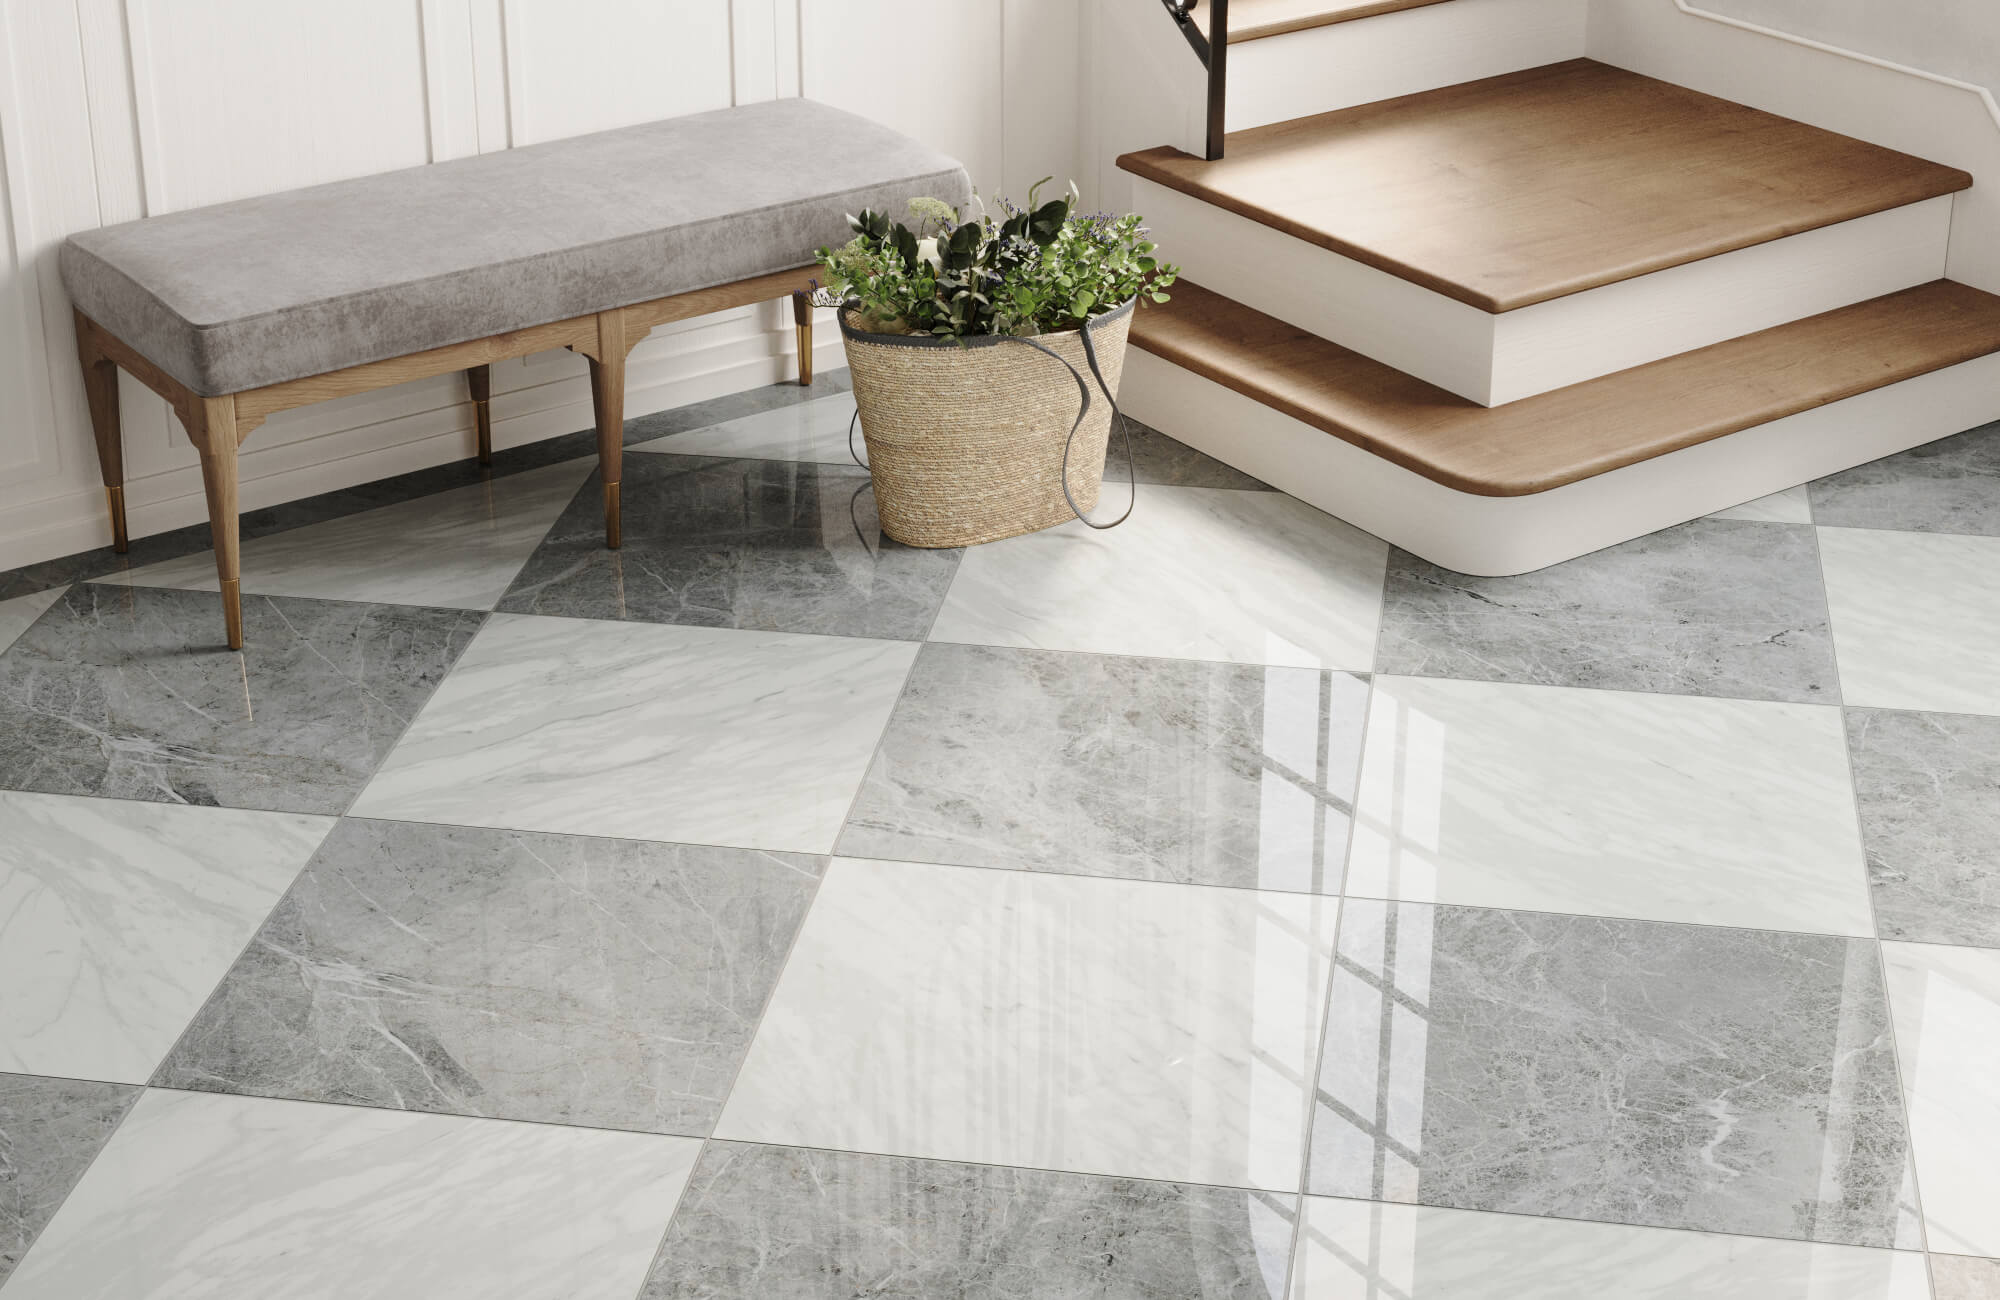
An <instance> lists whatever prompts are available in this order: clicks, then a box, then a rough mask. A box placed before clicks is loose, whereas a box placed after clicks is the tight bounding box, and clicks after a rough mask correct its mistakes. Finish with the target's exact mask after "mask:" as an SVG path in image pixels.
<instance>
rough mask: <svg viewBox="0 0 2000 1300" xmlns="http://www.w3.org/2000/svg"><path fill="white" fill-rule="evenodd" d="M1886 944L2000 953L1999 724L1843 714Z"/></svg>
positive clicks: (1937, 716) (1959, 717)
mask: <svg viewBox="0 0 2000 1300" xmlns="http://www.w3.org/2000/svg"><path fill="white" fill-rule="evenodd" d="M1847 736H1848V748H1849V750H1850V751H1851V752H1852V754H1853V756H1854V788H1855V793H1856V794H1857V795H1858V796H1859V798H1860V801H1861V833H1862V839H1863V842H1864V843H1865V844H1866V845H1867V848H1868V873H1869V878H1870V880H1871V881H1872V882H1873V884H1874V889H1875V918H1876V922H1877V924H1878V925H1879V926H1880V933H1881V935H1882V937H1883V938H1884V939H1910V940H1914V941H1916V942H1919V943H1957V944H1972V945H1976V946H1980V947H1986V948H2000V853H1996V851H1995V845H2000V718H1981V717H1971V716H1966V715H1963V714H1952V713H1898V712H1894V711H1891V710H1886V709H1849V710H1848V711H1847Z"/></svg>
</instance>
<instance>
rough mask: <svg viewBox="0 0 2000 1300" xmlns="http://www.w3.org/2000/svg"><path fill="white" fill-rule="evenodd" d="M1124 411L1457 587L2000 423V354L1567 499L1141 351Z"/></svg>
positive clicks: (1693, 452)
mask: <svg viewBox="0 0 2000 1300" xmlns="http://www.w3.org/2000/svg"><path fill="white" fill-rule="evenodd" d="M1119 401H1120V404H1121V405H1122V406H1123V407H1124V408H1125V410H1126V411H1127V412H1129V413H1130V414H1131V415H1132V416H1133V418H1135V419H1138V420H1143V421H1145V422H1146V423H1148V424H1151V425H1153V426H1154V427H1156V428H1158V429H1160V430H1161V431H1162V432H1164V433H1167V434H1169V435H1171V436H1173V437H1175V438H1178V439H1180V440H1181V441H1183V442H1185V443H1188V444H1189V445H1191V446H1193V447H1195V448H1196V449H1197V450H1199V451H1203V452H1206V453H1207V454H1208V455H1210V456H1213V457H1215V458H1216V459H1217V460H1220V461H1223V462H1224V463H1226V464H1229V465H1233V466H1235V467H1236V468H1237V469H1240V470H1242V471H1243V472H1244V473H1246V474H1252V475H1255V476H1256V477H1258V478H1260V479H1263V480H1264V481H1265V482H1267V483H1269V484H1271V485H1272V486H1273V487H1276V488H1278V489H1280V490H1282V491H1285V492H1288V493H1290V494H1291V495H1293V496H1295V497H1298V498H1299V499H1300V500H1302V501H1305V502H1307V503H1309V504H1311V505H1314V506H1317V507H1319V508H1320V509H1321V510H1324V511H1326V512H1327V513H1328V514H1330V515H1333V516H1334V517H1336V518H1339V519H1343V520H1346V521H1347V522H1348V523H1351V524H1353V525H1355V526H1356V527H1358V528H1362V529H1365V530H1366V531H1368V532H1371V533H1373V534H1375V535H1376V536H1377V537H1380V538H1382V539H1383V540H1385V541H1388V542H1390V543H1393V544H1394V545H1396V546H1400V547H1402V548H1403V549H1404V550H1406V551H1410V552H1411V553H1413V554H1415V555H1419V556H1421V557H1423V558H1424V559H1426V560H1429V561H1431V562H1432V563H1433V564H1438V565H1442V566H1443V567H1445V568H1447V569H1451V570H1453V571H1455V572H1458V573H1470V574H1478V575H1483V576H1489V577H1499V576H1507V575H1511V574H1517V573H1527V572H1530V571H1532V570H1534V569H1540V568H1545V567H1547V566H1548V565H1551V564H1556V563H1559V562H1561V561H1563V560H1569V559H1574V558H1576V557H1577V556H1579V555H1585V554H1588V553H1589V552H1591V551H1596V550H1601V549H1603V548H1604V547H1607V546H1613V545H1616V544H1617V543H1619V542H1624V541H1629V540H1631V539H1632V538H1635V537H1642V536H1644V535H1645V534H1647V533H1652V532H1658V531H1659V530H1660V529H1662V528H1670V527H1672V526H1673V525H1675V524H1680V523H1685V522H1687V521H1688V520H1690V519H1699V518H1701V517H1702V516H1703V515H1708V514H1713V513H1714V512H1716V511H1718V510H1726V509H1728V508H1729V507H1731V506H1735V505H1741V504H1742V503H1743V502H1745V501H1753V500H1755V499H1757V498H1758V497H1762V496H1768V495H1769V494H1771V493H1773V492H1781V491H1783V490H1784V489H1786V488H1789V487H1795V486H1797V485H1798V484H1800V483H1805V482H1809V481H1811V480H1812V479H1816V478H1820V477H1823V476H1825V475H1827V474H1833V473H1838V472H1839V471H1841V470H1843V469H1849V468H1851V467H1853V466H1855V465H1861V464H1866V463H1867V462H1869V461H1871V460H1876V459H1879V458H1881V457H1883V456H1888V455H1891V454H1893V453H1895V452H1899V451H1906V450H1908V449H1909V448H1911V447H1916V446H1921V445H1922V444H1924V443H1927V442H1933V441H1935V440H1937V439H1939V438H1944V437H1949V436H1950V435H1952V434H1954V433H1958V432H1961V431H1963V430H1965V429H1970V428H1974V427H1976V426H1978V425H1980V424H1983V423H1985V422H1987V421H1990V420H1992V419H1994V418H1995V417H1996V416H2000V354H1995V355H1992V356H1987V357H1981V358H1979V359H1978V360H1976V361H1968V362H1965V363H1964V364H1962V365H1957V366H1952V367H1949V368H1947V369H1944V370H1939V371H1935V372H1933V373H1931V374H1928V375H1922V376H1919V377H1918V378H1916V379H1911V380H1906V381H1905V382H1903V383H1900V384H1891V385H1889V386H1887V387H1885V388H1878V389H1875V390H1874V391H1872V392H1868V393H1863V394H1861V395H1859V396H1857V397H1850V398H1848V399H1846V400H1844V401H1840V402H1833V403H1830V404H1828V405H1826V406H1821V407H1817V408H1815V409H1813V410H1810V411H1802V412H1800V413H1799V414H1797V415H1793V416H1788V417H1786V418H1785V419H1782V420H1774V421H1772V422H1771V423H1769V424H1764V425H1759V426H1757V427H1755V428H1751V429H1745V430H1743V431H1742V432H1740V433H1733V434H1730V435H1728V436H1727V437H1723V438H1717V439H1714V440H1712V441H1709V442H1705V443H1701V444H1699V445H1697V446H1693V447H1688V448H1684V449H1683V450H1681V451H1677V452H1673V453H1670V454H1668V455H1665V456H1659V457H1655V458H1654V459H1652V460H1646V461H1641V462H1639V463H1638V464H1636V465H1628V466H1626V467H1625V468H1623V469H1617V470H1613V471H1611V472H1610V473H1607V474H1599V475H1597V476H1595V477H1593V478H1587V479H1584V480H1582V481H1580V482H1576V483H1571V484H1569V485H1567V486H1565V487H1559V488H1555V489H1553V490H1551V491H1548V492H1538V493H1534V494H1532V495H1529V496H1519V497H1487V496H1475V495H1472V494H1470V493H1465V492H1459V491H1455V490H1453V489H1451V488H1447V487H1444V486H1442V485H1440V484H1438V483H1435V482H1433V481H1432V480H1430V479H1427V478H1425V477H1423V476H1422V475H1420V474H1415V473H1412V472H1411V471H1409V470H1407V469H1404V468H1403V467H1402V466H1400V465H1395V464H1391V463H1390V462H1389V461H1386V460H1383V459H1382V458H1381V457H1379V456H1375V455H1372V454H1371V453H1369V452H1366V451H1363V450H1362V449H1361V448H1359V447H1356V446H1355V445H1354V444H1353V443H1350V442H1346V441H1343V440H1342V439H1339V438H1336V437H1334V436H1332V435H1331V434H1328V433H1325V432H1323V431H1321V430H1319V429H1316V428H1314V427H1312V426H1311V425H1308V424H1305V423H1304V422H1302V421H1299V420H1295V419H1293V418H1292V417H1291V416H1288V415H1284V414H1282V413H1280V412H1278V411H1275V410H1273V409H1271V408H1270V407H1268V406H1265V405H1263V404H1262V403H1260V402H1257V401H1254V400H1252V399H1250V398H1248V397H1245V396H1243V395H1242V394H1240V393H1237V392H1235V391H1234V390H1232V389H1228V388H1224V387H1223V386H1222V385H1220V384H1217V383H1215V382H1213V381H1211V380H1208V379H1205V378H1203V377H1201V376H1199V375H1196V374H1194V373H1192V372H1191V371H1187V370H1184V369H1182V368H1181V367H1179V366H1176V365H1174V364H1173V363H1172V362H1170V361H1165V360H1162V359H1161V358H1159V357H1156V356H1154V355H1152V354H1151V353H1149V352H1144V351H1142V350H1139V349H1137V348H1135V349H1133V351H1132V353H1131V355H1130V356H1129V357H1128V358H1127V359H1126V363H1125V378H1124V381H1123V383H1122V385H1121V387H1120V390H1119Z"/></svg>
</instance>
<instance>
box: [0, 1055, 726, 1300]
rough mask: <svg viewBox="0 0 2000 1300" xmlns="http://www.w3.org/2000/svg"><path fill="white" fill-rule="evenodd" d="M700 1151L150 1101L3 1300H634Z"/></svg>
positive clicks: (493, 1127) (199, 1100)
mask: <svg viewBox="0 0 2000 1300" xmlns="http://www.w3.org/2000/svg"><path fill="white" fill-rule="evenodd" d="M700 1149H701V1144H700V1143H699V1142H697V1141H695V1140H693V1139H691V1138H676V1137H660V1136H655V1135H653V1134H643V1133H620V1132H611V1131H606V1130H601V1129H580V1128H564V1127H559V1126H556V1125H552V1124H519V1123H512V1122H508V1121H504V1120H489V1119H462V1118H459V1117H456V1116H445V1115H415V1114H409V1113H407V1112H403V1111H391V1110H373V1109H369V1108H366V1107H360V1106H327V1105H319V1104H316V1103H311V1102H297V1101H267V1100H262V1099H255V1098H247V1097H226V1096H212V1095H208V1094H205V1093H186V1092H164V1091H158V1090H155V1091H151V1092H148V1093H146V1094H145V1095H144V1096H142V1097H141V1098H140V1099H139V1101H138V1103H137V1104H136V1105H134V1106H133V1107H132V1111H131V1113H130V1114H129V1115H127V1116H126V1117H125V1121H124V1123H123V1124H121V1125H120V1126H119V1128H118V1131H117V1132H116V1133H115V1134H113V1135H112V1138H111V1141H110V1142H109V1143H108V1144H106V1146H105V1148H104V1150H103V1151H102V1152H101V1153H100V1154H99V1155H98V1157H97V1159H96V1161H95V1162H94V1163H92V1165H91V1166H90V1169H89V1171H88V1172H87V1173H85V1174H84V1176H83V1180H82V1181H81V1182H79V1183H78V1184H77V1186H76V1189H75V1190H74V1191H72V1192H71V1193H70V1195H69V1198H68V1199H67V1200H66V1201H64V1202H63V1205H62V1208H61V1209H60V1210H58V1211H57V1212H56V1216H55V1218H54V1219H52V1220H51V1221H50V1222H49V1225H48V1227H47V1228H45V1229H44V1230H43V1231H42V1235H41V1237H40V1238H39V1239H38V1240H37V1241H36V1242H35V1244H34V1246H33V1247H32V1248H31V1249H30V1250H29V1251H28V1254H27V1257H26V1258H25V1259H24V1260H22V1262H21V1266H20V1268H19V1269H18V1270H17V1271H16V1272H15V1273H14V1276H13V1278H12V1279H11V1280H9V1282H8V1284H7V1300H79V1298H80V1297H84V1296H104V1297H113V1296H115V1297H117V1298H118V1300H166V1297H173V1298H174V1300H184V1298H188V1297H216V1298H217V1300H234V1298H235V1297H247V1296H270V1297H277V1296H283V1297H285V1300H355V1298H356V1297H360V1296H385V1297H387V1296H393V1297H405V1296H407V1297H423V1300H499V1298H500V1297H513V1296H520V1297H534V1300H555V1298H557V1297H562V1298H572V1297H573V1298H574V1300H597V1298H598V1297H604V1296H619V1297H623V1296H630V1295H633V1294H636V1293H637V1291H638V1289H639V1285H640V1283H641V1282H642V1280H643V1279H644V1278H645V1275H646V1269H647V1266H648V1265H649V1264H650V1263H651V1261H652V1256H653V1251H654V1249H655V1248H656V1247H657V1246H658V1245H659V1241H660V1234H661V1233H662V1232H664V1231H665V1229H666V1225H667V1220H668V1219H669V1218H671V1217H672V1215H673V1209H674V1203H675V1201H676V1200H678V1199H679V1197H680V1194H681V1189H682V1188H683V1187H684V1186H685V1185H686V1183H687V1178H688V1174H689V1173H690V1171H691V1170H692V1169H693V1167H694V1160H695V1157H696V1155H697V1153H698V1152H699V1151H700Z"/></svg>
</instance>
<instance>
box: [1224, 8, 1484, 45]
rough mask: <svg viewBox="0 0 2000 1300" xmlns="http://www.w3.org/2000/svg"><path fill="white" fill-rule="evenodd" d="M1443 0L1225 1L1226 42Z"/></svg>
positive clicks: (1396, 10) (1328, 24)
mask: <svg viewBox="0 0 2000 1300" xmlns="http://www.w3.org/2000/svg"><path fill="white" fill-rule="evenodd" d="M1444 2H1445V0H1344V3H1332V2H1331V0H1229V43H1230V44H1231V45H1234V44H1236V43H1237V42H1238V41H1254V40H1258V39H1260V38H1262V37H1265V36H1282V35H1284V34H1285V33H1286V32H1302V31H1305V30H1306V29H1307V28H1310V27H1330V26H1332V25H1333V24H1334V23H1344V22H1348V21H1351V20H1352V19H1355V18H1373V17H1375V16H1376V15H1377V14H1393V13H1400V12H1402V11H1403V10H1405V9H1422V8H1423V7H1424V6H1426V5H1434V4H1443V3H1444Z"/></svg>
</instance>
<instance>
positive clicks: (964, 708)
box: [840, 644, 1368, 893]
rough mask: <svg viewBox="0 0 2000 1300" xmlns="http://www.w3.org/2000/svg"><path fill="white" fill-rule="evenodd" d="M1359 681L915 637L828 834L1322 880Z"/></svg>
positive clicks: (1345, 807)
mask: <svg viewBox="0 0 2000 1300" xmlns="http://www.w3.org/2000/svg"><path fill="white" fill-rule="evenodd" d="M1367 696H1368V686H1367V683H1366V682H1365V681H1363V680H1362V679H1361V678H1358V677H1353V676H1349V675H1347V674H1345V673H1319V672H1314V671H1312V670H1311V669H1304V668H1250V667H1243V666H1238V665H1233V664H1213V663H1196V662H1192V661H1187V660H1166V659H1126V658H1117V657H1111V656H1105V655H1079V654H1057V653H1050V652H1047V651H1038V650H999V649H989V648H985V647H980V646H963V645H935V644H933V645H927V646H925V647H924V648H923V651H922V653H920V654H919V655H918V657H917V665H916V669H915V671H914V672H913V673H912V674H911V677H910V684H909V687H908V688H907V689H906V690H905V691H904V692H903V696H902V698H901V699H900V700H899V701H898V702H897V704H896V711H895V714H894V715H893V716H892V717H891V719H890V721H889V728H888V731H887V732H886V733H885V734H884V735H883V737H882V747H881V750H880V752H879V753H878V754H877V755H876V756H875V761H874V764H873V766H871V767H870V769H869V772H868V779H867V781H866V783H865V784H864V785H863V786H862V789H861V793H860V795H859V796H858V797H857V798H856V800H855V804H854V812H853V815H852V817H851V818H850V820H849V822H848V825H847V829H846V830H845V831H843V832H842V834H841V838H840V846H841V847H840V851H841V852H843V853H848V854H853V855H857V856H863V857H878V858H903V859H908V860H912V861H919V862H954V863H962V864H965V865H968V866H985V867H1007V868H1017V869H1024V870H1030V871H1059V872H1075V873H1078V874H1082V875H1102V876H1125V877H1130V878H1136V879H1143V880H1177V881H1188V882H1192V883H1196V884H1209V885H1242V886H1249V887H1261V888H1264V889H1288V890H1305V891H1317V892H1329V893H1330V892H1333V891H1335V890H1337V889H1338V888H1339V886H1340V861H1341V854H1342V852H1343V850H1344V848H1345V846H1346V843H1347V829H1348V825H1347V823H1348V812H1349V808H1350V803H1349V801H1350V800H1351V798H1352V797H1353V791H1354V777H1355V765H1356V760H1357V759H1358V757H1359V755H1360V750H1361V726H1362V720H1363V713H1364V710H1365V708H1366V700H1367Z"/></svg>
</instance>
